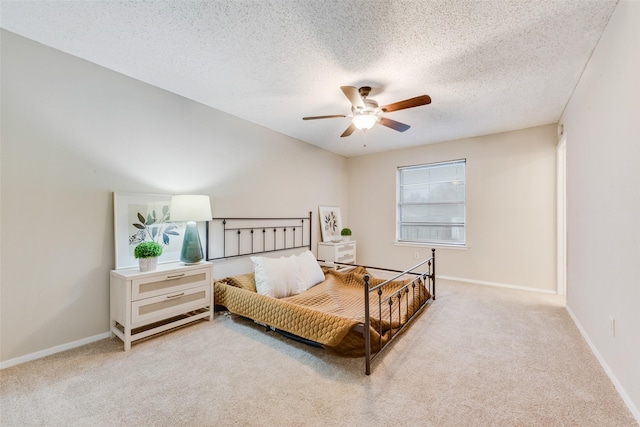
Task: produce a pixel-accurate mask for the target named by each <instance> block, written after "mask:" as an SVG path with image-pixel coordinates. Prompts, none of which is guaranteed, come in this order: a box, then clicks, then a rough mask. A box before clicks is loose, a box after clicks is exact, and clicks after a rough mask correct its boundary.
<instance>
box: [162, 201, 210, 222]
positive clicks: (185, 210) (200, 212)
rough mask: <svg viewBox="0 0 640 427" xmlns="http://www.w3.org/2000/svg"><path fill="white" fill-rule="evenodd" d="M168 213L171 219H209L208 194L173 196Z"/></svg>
mask: <svg viewBox="0 0 640 427" xmlns="http://www.w3.org/2000/svg"><path fill="white" fill-rule="evenodd" d="M169 214H170V215H171V221H209V220H211V217H212V215H211V202H210V201H209V196H193V195H185V196H173V197H171V208H170V210H169Z"/></svg>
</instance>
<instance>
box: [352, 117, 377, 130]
mask: <svg viewBox="0 0 640 427" xmlns="http://www.w3.org/2000/svg"><path fill="white" fill-rule="evenodd" d="M351 122H352V123H353V125H354V126H355V127H357V128H358V129H360V130H369V129H371V128H372V127H373V126H374V125H375V124H376V123H378V116H375V115H373V114H359V115H357V116H354V117H353V120H352V121H351Z"/></svg>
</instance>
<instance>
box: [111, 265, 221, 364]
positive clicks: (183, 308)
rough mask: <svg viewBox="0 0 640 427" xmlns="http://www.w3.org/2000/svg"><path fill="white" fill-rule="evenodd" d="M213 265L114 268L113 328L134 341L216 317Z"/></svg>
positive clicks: (126, 345) (127, 344) (125, 339)
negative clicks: (145, 269)
mask: <svg viewBox="0 0 640 427" xmlns="http://www.w3.org/2000/svg"><path fill="white" fill-rule="evenodd" d="M212 278H213V264H211V263H210V262H202V263H200V264H196V265H184V264H182V263H178V262H176V263H169V264H160V265H158V268H157V269H156V270H154V271H147V272H144V273H141V272H140V270H139V269H137V268H128V269H123V270H111V319H110V329H111V333H112V336H113V335H115V336H117V337H118V338H120V339H121V340H122V341H123V342H124V350H125V351H127V350H130V349H131V342H132V341H136V340H139V339H142V338H146V337H148V336H150V335H153V334H157V333H158V332H162V331H166V330H169V329H171V328H175V327H177V326H181V325H185V324H187V323H190V322H194V321H196V320H200V319H205V318H208V319H209V320H213V279H212Z"/></svg>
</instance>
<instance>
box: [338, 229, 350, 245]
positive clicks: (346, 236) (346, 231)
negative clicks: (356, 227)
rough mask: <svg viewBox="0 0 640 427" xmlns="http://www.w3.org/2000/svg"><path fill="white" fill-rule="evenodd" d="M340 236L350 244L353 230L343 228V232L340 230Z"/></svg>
mask: <svg viewBox="0 0 640 427" xmlns="http://www.w3.org/2000/svg"><path fill="white" fill-rule="evenodd" d="M340 235H341V236H342V239H343V240H344V241H345V242H348V241H349V240H351V229H350V228H343V229H342V230H340Z"/></svg>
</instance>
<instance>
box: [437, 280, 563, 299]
mask: <svg viewBox="0 0 640 427" xmlns="http://www.w3.org/2000/svg"><path fill="white" fill-rule="evenodd" d="M438 279H442V280H450V281H453V282H462V283H473V284H474V285H485V286H495V287H497V288H508V289H518V290H520V291H529V292H539V293H543V294H551V295H556V294H557V292H556V291H550V290H546V289H538V288H529V287H526V286H518V285H510V284H508V283H495V282H486V281H484V280H473V279H463V278H460V277H451V276H439V275H438V276H436V284H437V283H438V282H437V280H438Z"/></svg>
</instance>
